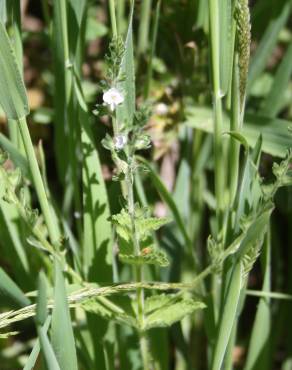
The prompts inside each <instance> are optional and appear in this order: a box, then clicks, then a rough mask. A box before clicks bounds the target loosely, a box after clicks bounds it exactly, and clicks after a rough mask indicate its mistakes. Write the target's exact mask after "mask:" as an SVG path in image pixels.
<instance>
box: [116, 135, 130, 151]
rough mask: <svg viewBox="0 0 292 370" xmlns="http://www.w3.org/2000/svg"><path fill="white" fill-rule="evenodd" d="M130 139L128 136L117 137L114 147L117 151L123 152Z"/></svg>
mask: <svg viewBox="0 0 292 370" xmlns="http://www.w3.org/2000/svg"><path fill="white" fill-rule="evenodd" d="M127 142H128V139H127V136H126V135H117V136H116V137H115V138H114V145H115V148H116V149H117V150H122V149H123V148H124V147H125V145H126V144H127Z"/></svg>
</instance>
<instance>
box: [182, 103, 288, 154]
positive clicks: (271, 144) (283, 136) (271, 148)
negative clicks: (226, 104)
mask: <svg viewBox="0 0 292 370" xmlns="http://www.w3.org/2000/svg"><path fill="white" fill-rule="evenodd" d="M223 120H224V122H223V129H224V131H225V132H228V131H229V117H228V115H227V114H225V115H224V117H223ZM185 124H186V125H187V126H189V127H193V128H196V129H199V130H203V131H205V132H209V133H212V134H213V129H214V127H213V116H212V110H211V109H210V108H190V109H189V110H188V112H187V120H186V122H185ZM290 127H291V122H290V121H287V120H283V119H277V118H270V117H263V116H260V115H258V114H253V113H247V114H246V115H245V119H244V124H243V128H242V132H241V133H242V135H243V136H245V138H246V140H247V142H248V144H249V145H250V146H251V147H254V146H255V144H256V141H257V138H258V136H259V134H262V137H263V146H262V150H263V152H265V153H268V154H271V155H273V156H275V157H280V158H284V157H285V156H286V154H287V149H289V148H291V146H292V136H291V135H290V134H289V129H290Z"/></svg>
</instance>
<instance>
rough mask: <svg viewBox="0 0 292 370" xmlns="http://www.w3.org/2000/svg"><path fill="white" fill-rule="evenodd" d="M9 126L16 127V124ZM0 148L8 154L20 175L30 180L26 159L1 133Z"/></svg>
mask: <svg viewBox="0 0 292 370" xmlns="http://www.w3.org/2000/svg"><path fill="white" fill-rule="evenodd" d="M11 124H13V125H16V122H14V121H13V122H11ZM0 147H1V148H2V149H3V150H5V151H6V152H7V153H8V154H9V157H10V159H11V160H12V161H13V163H14V164H15V165H16V167H19V168H20V169H21V172H22V174H23V175H24V176H25V177H29V178H30V172H29V166H28V162H27V159H26V158H25V157H24V155H22V153H21V152H20V151H19V150H18V148H17V147H16V146H15V145H14V144H13V143H12V142H11V141H10V140H8V139H7V137H6V136H4V135H3V134H2V133H0Z"/></svg>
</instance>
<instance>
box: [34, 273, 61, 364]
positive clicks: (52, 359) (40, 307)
mask: <svg viewBox="0 0 292 370" xmlns="http://www.w3.org/2000/svg"><path fill="white" fill-rule="evenodd" d="M47 314H48V313H47V288H46V280H45V275H44V274H43V272H41V273H40V274H39V281H38V296H37V307H36V325H37V332H38V336H39V343H40V347H41V349H42V353H43V355H44V360H45V363H46V366H47V369H48V370H61V369H60V367H59V364H58V361H57V358H56V355H55V353H54V350H53V348H52V345H51V343H50V341H49V339H48V336H47V330H48V326H49V323H48V320H50V318H49V317H47ZM31 362H33V358H32V359H31Z"/></svg>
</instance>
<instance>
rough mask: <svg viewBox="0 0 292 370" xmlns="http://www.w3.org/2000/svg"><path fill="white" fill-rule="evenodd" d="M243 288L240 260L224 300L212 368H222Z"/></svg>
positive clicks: (233, 272)
mask: <svg viewBox="0 0 292 370" xmlns="http://www.w3.org/2000/svg"><path fill="white" fill-rule="evenodd" d="M241 288H242V265H241V262H238V263H236V264H235V266H234V268H233V271H232V276H231V278H230V282H229V286H228V288H227V294H226V296H225V297H224V301H223V307H222V315H221V317H220V320H219V328H218V333H217V338H216V344H215V349H214V354H213V362H212V370H219V369H221V366H222V363H223V359H224V355H225V351H226V348H227V345H228V342H229V338H230V334H231V330H232V327H233V325H234V322H235V319H236V312H237V306H238V303H239V298H240V292H241Z"/></svg>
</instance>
